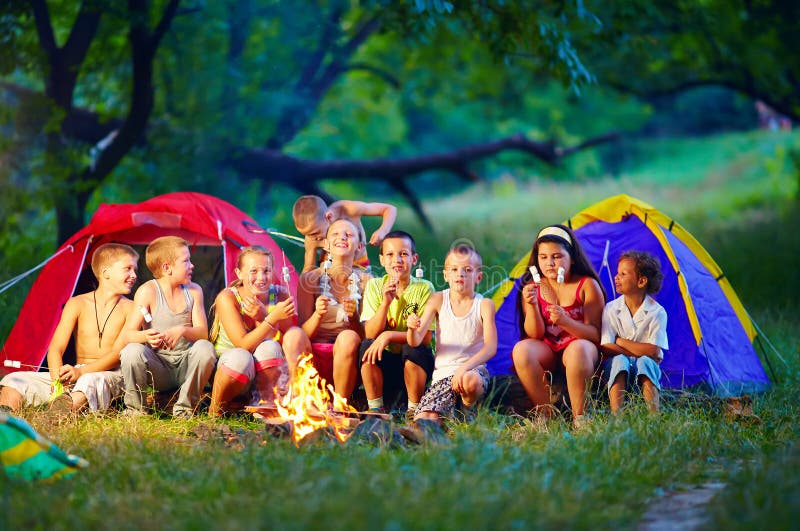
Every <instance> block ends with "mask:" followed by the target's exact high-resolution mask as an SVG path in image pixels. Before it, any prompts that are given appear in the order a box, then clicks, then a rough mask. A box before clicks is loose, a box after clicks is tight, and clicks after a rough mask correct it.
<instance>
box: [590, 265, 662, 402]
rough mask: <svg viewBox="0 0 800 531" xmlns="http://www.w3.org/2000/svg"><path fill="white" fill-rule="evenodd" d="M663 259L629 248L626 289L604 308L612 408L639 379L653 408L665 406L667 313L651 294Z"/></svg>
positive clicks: (621, 286) (620, 274)
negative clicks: (663, 363)
mask: <svg viewBox="0 0 800 531" xmlns="http://www.w3.org/2000/svg"><path fill="white" fill-rule="evenodd" d="M663 278H664V276H663V274H662V273H661V264H660V263H659V261H658V259H657V258H656V257H655V256H653V255H651V254H650V253H646V252H640V251H628V252H625V253H623V254H622V255H621V256H620V257H619V262H618V266H617V274H616V276H615V277H614V285H615V287H616V290H617V293H619V294H621V295H620V296H619V297H617V298H616V299H614V300H613V301H611V302H609V303H608V304H606V306H605V309H604V310H603V329H602V334H601V338H600V343H601V349H602V351H603V353H604V354H605V356H606V357H607V358H608V357H610V359H608V360H607V361H606V362H605V365H606V370H607V371H608V397H609V401H610V403H611V412H612V413H616V412H618V411H619V410H620V408H621V407H622V404H623V401H624V395H625V390H626V388H627V387H628V384H636V383H638V384H639V385H640V386H641V389H642V394H643V395H644V399H645V401H646V402H647V407H648V408H649V410H650V411H652V412H655V411H658V409H659V393H660V390H661V385H660V383H659V380H660V379H661V368H660V367H659V363H661V360H662V359H663V358H664V353H663V350H662V349H667V348H669V344H668V342H667V312H666V311H665V310H664V308H663V307H662V306H661V305H660V304H658V303H657V302H656V301H655V300H653V298H652V297H651V295H653V294H655V293H658V291H659V290H660V289H661V281H662V279H663Z"/></svg>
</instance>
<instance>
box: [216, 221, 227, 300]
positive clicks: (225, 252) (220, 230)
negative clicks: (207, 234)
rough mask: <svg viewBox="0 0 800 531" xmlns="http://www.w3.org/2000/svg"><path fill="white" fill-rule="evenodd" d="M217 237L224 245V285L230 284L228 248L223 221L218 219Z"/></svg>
mask: <svg viewBox="0 0 800 531" xmlns="http://www.w3.org/2000/svg"><path fill="white" fill-rule="evenodd" d="M217 237H218V238H219V244H220V245H221V246H222V279H223V284H222V286H223V287H225V286H227V285H228V248H227V246H226V244H225V238H223V237H222V222H221V221H220V220H217Z"/></svg>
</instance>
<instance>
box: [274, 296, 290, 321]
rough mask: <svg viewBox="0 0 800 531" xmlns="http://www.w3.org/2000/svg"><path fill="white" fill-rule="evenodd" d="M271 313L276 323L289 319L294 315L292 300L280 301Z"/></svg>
mask: <svg viewBox="0 0 800 531" xmlns="http://www.w3.org/2000/svg"><path fill="white" fill-rule="evenodd" d="M272 313H273V314H275V317H277V318H278V321H283V320H284V319H289V318H290V317H292V316H293V315H294V299H293V298H292V297H289V298H288V299H284V300H282V301H281V302H279V303H278V304H276V305H275V308H273V309H272Z"/></svg>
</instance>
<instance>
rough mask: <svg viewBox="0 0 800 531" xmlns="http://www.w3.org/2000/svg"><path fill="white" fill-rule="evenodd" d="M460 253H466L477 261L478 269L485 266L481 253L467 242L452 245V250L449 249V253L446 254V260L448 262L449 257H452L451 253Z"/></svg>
mask: <svg viewBox="0 0 800 531" xmlns="http://www.w3.org/2000/svg"><path fill="white" fill-rule="evenodd" d="M454 254H460V255H466V256H468V257H469V258H470V260H473V261H474V262H475V265H476V266H477V267H478V269H481V268H483V258H481V253H479V252H478V251H477V249H475V247H473V246H472V245H469V244H467V243H457V244H454V245H453V246H452V247H450V250H449V251H447V254H446V255H444V261H445V263H447V259H448V258H450V255H454Z"/></svg>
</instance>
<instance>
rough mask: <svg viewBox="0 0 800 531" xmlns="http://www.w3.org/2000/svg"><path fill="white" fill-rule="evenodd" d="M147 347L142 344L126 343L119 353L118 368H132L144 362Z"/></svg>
mask: <svg viewBox="0 0 800 531" xmlns="http://www.w3.org/2000/svg"><path fill="white" fill-rule="evenodd" d="M146 349H147V346H146V345H144V344H142V343H128V344H127V345H125V346H124V347H122V350H120V352H119V365H120V367H123V368H124V367H133V366H134V365H138V364H141V363H144V362H145V359H146V357H145V350H146Z"/></svg>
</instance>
